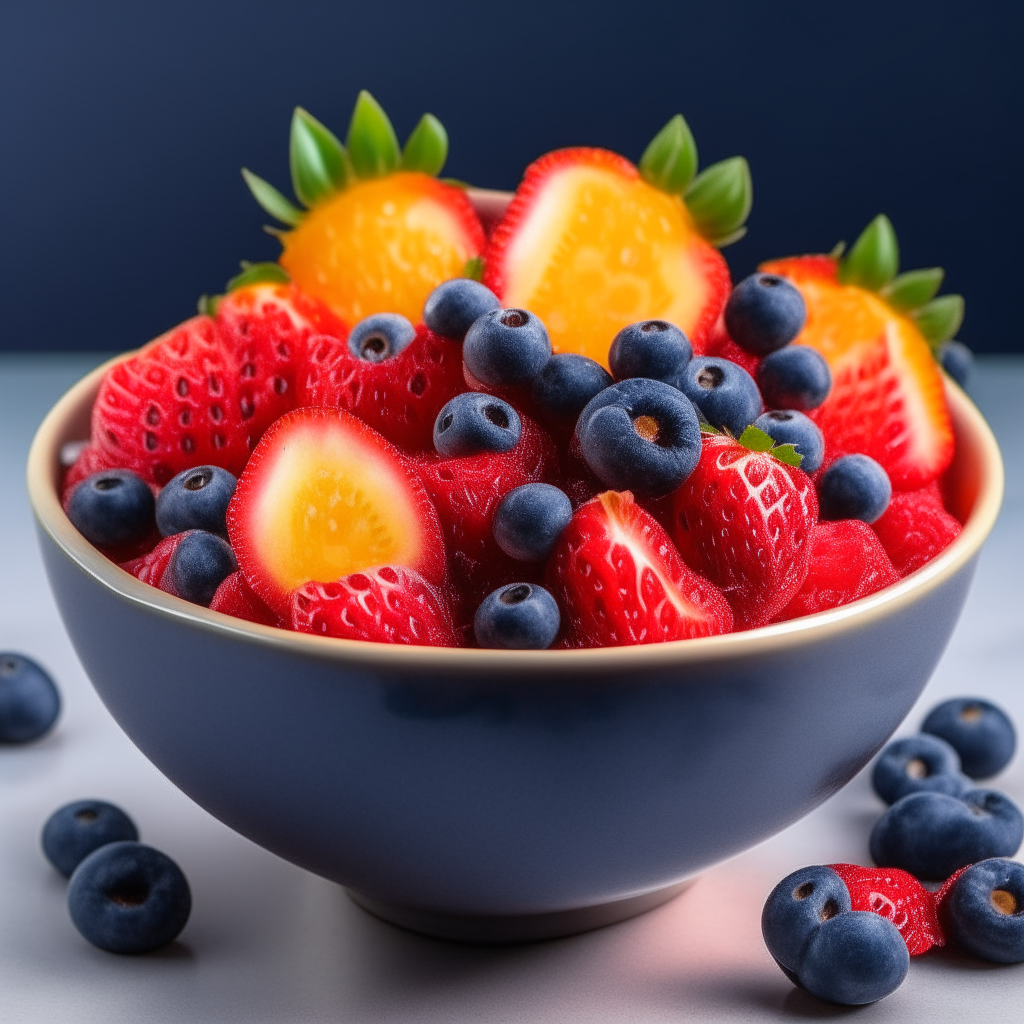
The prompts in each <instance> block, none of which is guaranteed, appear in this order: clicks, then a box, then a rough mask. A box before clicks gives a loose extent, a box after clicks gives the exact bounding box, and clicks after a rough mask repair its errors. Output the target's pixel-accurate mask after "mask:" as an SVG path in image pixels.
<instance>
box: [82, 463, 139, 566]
mask: <svg viewBox="0 0 1024 1024" xmlns="http://www.w3.org/2000/svg"><path fill="white" fill-rule="evenodd" d="M154 510H155V502H154V501H153V492H152V491H151V490H150V489H149V485H148V484H147V483H146V481H145V480H143V479H142V477H140V476H139V475H138V474H136V473H132V472H131V471H130V470H127V469H105V470H103V471H101V472H99V473H93V474H92V476H87V477H86V478H85V479H84V480H83V481H82V482H81V483H79V484H77V485H76V486H75V488H74V490H73V491H72V492H71V497H70V498H69V499H68V507H67V513H68V518H69V519H70V520H71V522H72V523H74V525H75V529H76V530H78V532H79V533H80V534H81V535H82V536H83V537H84V538H85V539H86V540H87V541H88V542H89V543H90V544H95V545H96V546H97V547H101V548H108V547H117V546H118V545H121V544H131V543H133V542H134V541H138V540H142V539H143V538H144V537H145V536H146V535H147V534H148V533H149V532H150V531H151V530H152V529H153V515H154Z"/></svg>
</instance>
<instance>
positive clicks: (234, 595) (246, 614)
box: [210, 571, 280, 626]
mask: <svg viewBox="0 0 1024 1024" xmlns="http://www.w3.org/2000/svg"><path fill="white" fill-rule="evenodd" d="M210 611H213V612H220V613H221V614H223V615H234V616H235V618H236V619H245V620H246V621H247V622H258V623H259V624H260V625H262V626H277V625H280V620H279V619H278V617H277V616H276V615H275V614H274V613H273V612H272V611H271V610H270V609H269V608H268V607H267V606H266V605H265V604H264V603H263V602H262V601H261V600H260V599H259V598H258V597H257V596H256V595H255V594H254V593H253V592H252V590H251V589H250V587H249V584H248V583H246V582H245V577H244V576H243V575H242V574H241V572H237V571H236V572H233V573H231V574H230V575H229V576H226V577H225V578H224V580H223V581H222V583H221V585H220V586H219V587H218V588H217V591H216V593H215V594H214V595H213V597H212V598H211V599H210Z"/></svg>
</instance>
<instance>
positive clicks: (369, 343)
mask: <svg viewBox="0 0 1024 1024" xmlns="http://www.w3.org/2000/svg"><path fill="white" fill-rule="evenodd" d="M415 337H416V328H415V327H413V325H412V324H411V323H410V322H409V321H408V320H407V319H406V318H405V317H404V316H402V315H401V313H374V314H373V316H368V317H367V318H366V319H365V320H360V321H359V323H357V324H356V325H355V327H353V328H352V331H351V333H350V334H349V336H348V350H349V352H351V353H352V355H354V356H355V357H356V359H361V360H362V361H363V362H365V363H383V362H384V360H385V359H391V358H393V357H394V356H397V355H398V353H399V352H401V351H402V350H403V349H405V348H408V347H409V345H410V344H411V343H412V341H413V340H414V339H415Z"/></svg>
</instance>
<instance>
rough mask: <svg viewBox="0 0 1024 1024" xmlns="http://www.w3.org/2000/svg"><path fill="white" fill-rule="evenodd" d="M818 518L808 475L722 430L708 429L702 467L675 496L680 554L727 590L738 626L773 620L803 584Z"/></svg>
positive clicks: (674, 518) (699, 465)
mask: <svg viewBox="0 0 1024 1024" xmlns="http://www.w3.org/2000/svg"><path fill="white" fill-rule="evenodd" d="M744 436H746V435H744ZM817 520H818V499H817V496H816V495H815V493H814V487H813V485H812V484H811V481H810V479H809V478H808V476H807V474H806V473H804V472H803V471H802V470H800V469H794V468H793V467H792V466H788V465H785V464H784V463H783V462H781V461H780V460H779V459H777V458H776V457H775V456H774V455H772V454H770V453H769V452H767V451H751V450H750V449H748V448H747V447H745V446H744V445H743V444H740V443H739V442H738V441H735V440H733V439H732V438H731V437H727V436H725V435H720V434H705V435H704V441H703V447H702V451H701V456H700V461H699V462H698V463H697V468H696V469H695V470H694V471H693V473H691V474H690V476H689V477H688V478H687V480H686V481H685V482H684V483H683V484H682V486H681V487H679V488H678V489H677V490H676V491H675V493H674V494H673V497H672V537H673V539H674V540H675V542H676V545H677V546H678V548H679V552H680V554H681V555H682V556H683V559H684V560H685V561H686V563H687V564H688V565H689V566H691V568H693V569H695V570H696V571H697V572H699V573H701V574H702V575H704V576H706V577H707V578H708V579H709V580H711V582H712V583H714V584H715V585H716V586H718V587H719V588H720V589H721V590H722V591H723V592H724V593H725V596H726V597H727V598H728V599H729V604H730V605H731V606H732V611H733V615H734V616H735V624H736V628H737V629H753V628H754V627H756V626H763V625H764V624H765V623H767V622H770V621H771V620H772V619H773V618H774V617H775V616H776V615H777V614H778V613H779V612H780V611H782V609H783V608H784V607H785V606H786V605H787V604H788V603H789V601H790V600H791V599H792V598H793V596H794V595H795V594H796V592H797V591H798V590H799V589H800V587H801V586H802V584H803V582H804V578H805V577H806V576H807V569H808V566H809V565H810V558H811V544H810V541H811V533H812V530H813V528H814V526H815V524H816V522H817Z"/></svg>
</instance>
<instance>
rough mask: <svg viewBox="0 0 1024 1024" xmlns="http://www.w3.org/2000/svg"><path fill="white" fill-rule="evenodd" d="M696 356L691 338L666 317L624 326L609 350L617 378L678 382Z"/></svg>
mask: <svg viewBox="0 0 1024 1024" xmlns="http://www.w3.org/2000/svg"><path fill="white" fill-rule="evenodd" d="M692 358H693V346H692V345H691V344H690V339H689V338H687V337H686V335H685V334H683V332H682V331H681V330H680V329H679V328H678V327H676V325H675V324H670V323H668V322H667V321H665V320H644V321H642V322H640V323H636V324H630V325H629V326H628V327H623V328H622V330H621V331H619V333H618V334H616V335H615V338H614V339H613V340H612V344H611V348H610V349H609V350H608V365H609V366H610V367H611V371H612V376H613V377H614V378H615V379H616V380H626V379H627V378H629V377H647V378H649V379H651V380H661V381H664V382H665V383H666V384H674V383H675V382H676V380H677V379H678V377H679V375H680V374H681V373H682V372H683V370H684V369H686V364H687V363H688V362H689V361H690V360H691V359H692Z"/></svg>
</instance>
